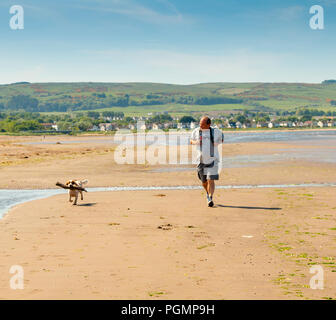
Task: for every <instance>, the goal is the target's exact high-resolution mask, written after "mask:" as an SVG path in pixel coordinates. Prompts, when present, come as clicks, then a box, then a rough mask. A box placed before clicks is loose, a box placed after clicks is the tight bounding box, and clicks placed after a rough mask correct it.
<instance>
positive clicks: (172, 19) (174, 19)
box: [76, 0, 190, 24]
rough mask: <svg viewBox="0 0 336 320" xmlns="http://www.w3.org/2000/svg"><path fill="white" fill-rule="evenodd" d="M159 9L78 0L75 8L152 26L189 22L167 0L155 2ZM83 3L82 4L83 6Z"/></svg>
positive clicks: (126, 0)
mask: <svg viewBox="0 0 336 320" xmlns="http://www.w3.org/2000/svg"><path fill="white" fill-rule="evenodd" d="M154 2H156V5H159V7H160V9H154V8H151V7H149V6H144V5H143V4H140V3H139V2H137V1H135V0H109V1H106V0H86V1H83V0H80V1H78V5H76V7H77V8H81V9H84V10H91V11H102V12H110V13H114V14H118V15H124V16H128V17H131V18H134V19H137V20H141V21H145V22H149V23H154V24H175V23H186V22H190V20H189V19H186V18H185V17H184V16H183V15H182V14H181V13H180V12H179V11H178V10H177V8H176V7H175V6H174V5H173V4H172V3H171V2H169V1H168V0H156V1H154ZM83 3H84V4H83Z"/></svg>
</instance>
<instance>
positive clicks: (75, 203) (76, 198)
mask: <svg viewBox="0 0 336 320" xmlns="http://www.w3.org/2000/svg"><path fill="white" fill-rule="evenodd" d="M77 200H78V192H77V193H76V196H75V202H74V203H73V205H74V206H76V205H77Z"/></svg>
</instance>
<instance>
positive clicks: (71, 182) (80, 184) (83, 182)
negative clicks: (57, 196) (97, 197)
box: [65, 180, 89, 206]
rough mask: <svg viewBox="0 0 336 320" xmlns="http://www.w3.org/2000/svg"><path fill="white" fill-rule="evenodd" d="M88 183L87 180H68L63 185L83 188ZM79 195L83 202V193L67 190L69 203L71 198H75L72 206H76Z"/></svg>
mask: <svg viewBox="0 0 336 320" xmlns="http://www.w3.org/2000/svg"><path fill="white" fill-rule="evenodd" d="M88 182H89V181H88V180H69V181H67V183H66V184H65V185H66V186H69V187H70V186H76V187H83V186H84V185H86V184H87V183H88ZM79 193H80V195H81V200H84V197H83V191H81V190H76V189H70V190H69V202H72V198H75V201H74V203H73V205H74V206H75V205H77V200H78V195H79Z"/></svg>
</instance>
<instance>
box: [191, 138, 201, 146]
mask: <svg viewBox="0 0 336 320" xmlns="http://www.w3.org/2000/svg"><path fill="white" fill-rule="evenodd" d="M190 144H195V145H198V144H200V142H199V140H191V139H190Z"/></svg>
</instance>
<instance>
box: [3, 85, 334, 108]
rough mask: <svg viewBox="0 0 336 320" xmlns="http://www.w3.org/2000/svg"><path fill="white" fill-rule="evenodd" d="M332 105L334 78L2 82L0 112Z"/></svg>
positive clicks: (329, 106) (316, 106) (321, 106)
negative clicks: (317, 81)
mask: <svg viewBox="0 0 336 320" xmlns="http://www.w3.org/2000/svg"><path fill="white" fill-rule="evenodd" d="M302 107H308V108H314V109H321V110H324V111H328V110H333V111H335V110H336V83H335V82H334V81H329V82H328V81H327V82H324V83H322V84H307V83H204V84H195V85H172V84H159V83H18V84H10V85H1V86H0V111H1V110H25V111H32V112H35V111H38V112H68V111H79V110H96V109H100V110H109V109H111V108H113V109H116V110H121V109H122V110H125V111H126V110H127V112H128V113H140V112H155V111H160V110H161V111H168V112H170V113H188V112H190V111H194V112H195V111H199V112H202V111H225V110H246V109H248V110H258V111H273V110H274V111H275V110H295V109H297V108H302Z"/></svg>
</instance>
